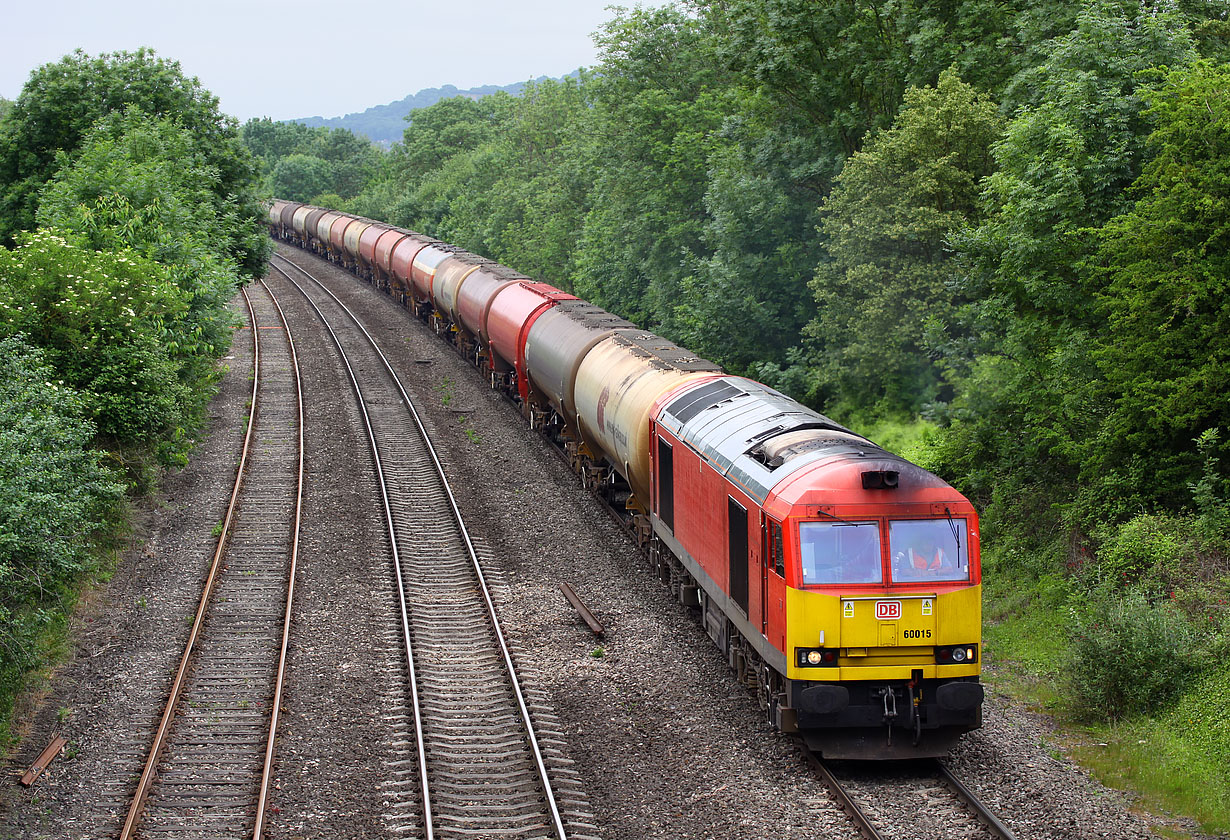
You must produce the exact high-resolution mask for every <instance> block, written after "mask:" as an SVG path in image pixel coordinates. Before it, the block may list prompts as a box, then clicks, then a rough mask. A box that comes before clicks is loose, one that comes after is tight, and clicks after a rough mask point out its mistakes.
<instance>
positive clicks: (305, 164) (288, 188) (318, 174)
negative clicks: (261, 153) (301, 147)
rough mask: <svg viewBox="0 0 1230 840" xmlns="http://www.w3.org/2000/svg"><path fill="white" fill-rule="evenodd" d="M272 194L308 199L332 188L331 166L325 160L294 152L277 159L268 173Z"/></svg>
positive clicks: (289, 199)
mask: <svg viewBox="0 0 1230 840" xmlns="http://www.w3.org/2000/svg"><path fill="white" fill-rule="evenodd" d="M269 185H270V188H271V189H272V191H273V194H274V195H276V196H277V197H278V198H284V199H286V200H287V201H310V200H311V199H312V197H313V196H316V195H319V194H320V193H322V192H325V191H326V190H332V188H333V166H332V165H331V164H330V163H329V161H327V160H321V159H320V158H318V157H313V156H312V155H304V154H299V153H295V154H293V155H288V156H287V157H284V158H282V159H281V160H279V161H278V162H277V163H276V164H275V165H274V167H273V171H272V172H271V173H270V174H269Z"/></svg>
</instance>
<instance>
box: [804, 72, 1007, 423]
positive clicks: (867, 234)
mask: <svg viewBox="0 0 1230 840" xmlns="http://www.w3.org/2000/svg"><path fill="white" fill-rule="evenodd" d="M1000 129H1001V120H1000V118H999V115H998V112H997V109H996V106H995V104H994V103H993V102H991V101H990V99H988V98H987V97H985V96H980V95H979V94H978V93H977V91H975V90H974V89H973V88H972V87H970V86H969V85H967V84H965V83H964V82H962V81H961V80H960V78H958V76H957V73H956V71H955V70H949V71H946V72H945V73H943V74H941V75H940V79H939V83H938V84H937V85H936V86H935V87H934V88H932V87H926V88H911V89H910V90H908V91H906V94H905V104H904V105H903V107H902V109H901V111H900V113H899V114H898V115H897V119H896V121H895V122H894V123H893V126H892V128H891V129H889V130H886V131H881V132H877V133H875V134H873V135H872V136H871V137H870V138H869V139H868V140H867V143H866V145H865V146H864V147H863V149H862V150H861V151H859V152H858V153H856V154H855V155H854V156H853V157H852V158H850V160H849V161H848V162H847V163H846V167H845V169H844V170H843V171H842V173H841V176H840V177H839V178H838V179H837V185H836V187H835V188H834V190H833V192H832V194H831V195H830V196H829V197H828V199H827V200H826V201H825V202H824V205H823V207H822V209H821V213H822V217H823V223H822V228H823V231H824V233H825V234H826V237H827V242H828V249H829V252H830V254H831V255H832V262H831V263H828V264H826V265H823V266H822V267H821V271H820V273H819V274H818V275H817V276H816V278H815V280H814V281H813V283H812V289H813V291H814V292H815V296H816V303H817V315H816V317H815V318H814V319H813V320H812V322H811V323H810V324H809V325H808V327H807V336H808V338H809V339H810V341H811V343H812V348H813V352H814V353H815V355H814V356H813V357H812V358H813V359H814V362H813V364H814V366H815V367H816V369H817V376H816V381H817V384H818V385H819V387H820V389H821V393H822V394H823V395H824V397H825V399H824V402H825V404H826V405H829V404H831V405H834V406H835V407H836V406H840V408H841V410H842V411H847V412H848V411H850V410H855V409H868V408H871V407H873V406H875V407H877V408H878V409H879V410H880V411H881V412H887V413H901V414H906V415H913V414H915V413H917V412H918V411H919V410H920V409H921V408H922V407H923V405H924V404H926V403H928V402H933V401H935V400H937V399H939V398H941V397H945V398H946V397H949V396H950V394H945V393H944V392H943V390H942V385H943V377H942V370H941V368H940V367H939V366H938V365H937V364H936V363H935V361H933V359H932V358H931V356H930V353H931V347H930V346H929V335H928V333H932V334H934V333H935V332H936V331H939V330H943V329H945V328H947V327H949V326H950V325H951V324H952V322H953V320H954V315H955V310H956V307H957V305H958V303H959V302H961V301H960V298H959V297H958V293H957V292H956V290H955V288H954V283H953V282H952V281H953V275H954V266H953V258H952V252H951V250H950V249H948V248H947V246H946V240H947V239H948V237H949V236H950V234H951V233H952V232H953V231H954V230H957V229H959V228H961V227H963V226H965V225H967V224H970V223H971V222H977V221H978V220H979V216H980V212H979V201H978V199H979V182H980V181H981V179H982V178H983V177H985V176H986V175H988V174H989V173H990V172H991V169H992V163H993V160H992V155H991V147H992V145H993V144H994V142H995V140H996V138H997V137H998V136H999V132H1000Z"/></svg>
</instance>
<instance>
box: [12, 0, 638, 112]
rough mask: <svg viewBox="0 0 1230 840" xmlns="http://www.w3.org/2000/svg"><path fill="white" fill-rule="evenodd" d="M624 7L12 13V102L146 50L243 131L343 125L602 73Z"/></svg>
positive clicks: (374, 2)
mask: <svg viewBox="0 0 1230 840" xmlns="http://www.w3.org/2000/svg"><path fill="white" fill-rule="evenodd" d="M615 2H617V0H517V2H515V3H514V2H510V1H508V0H504V1H502V0H430V2H428V0H404V2H397V0H359V2H348V0H333V2H321V0H283V2H278V3H273V2H267V0H192V2H181V0H156V1H155V0H45V2H33V3H15V2H14V3H5V4H4V5H5V6H6V7H8V8H6V9H5V10H4V24H5V25H4V34H3V35H0V96H3V97H5V98H6V99H16V98H17V95H18V94H19V93H20V92H21V88H22V85H24V84H25V82H26V80H27V79H28V78H29V76H30V72H31V71H32V70H34V69H35V68H37V67H39V66H40V65H43V64H46V63H48V62H54V61H58V60H59V59H60V58H61V57H63V56H65V55H67V54H68V53H71V52H72V51H73V50H75V49H77V48H80V49H82V50H84V51H85V52H86V53H88V54H90V55H97V54H98V53H102V52H115V51H116V50H129V51H131V50H135V49H137V48H138V47H143V46H144V47H152V48H153V49H154V50H156V51H157V53H158V55H160V56H161V57H163V58H167V59H174V60H176V61H178V62H179V63H180V65H181V66H182V68H183V70H184V73H185V75H187V76H196V77H197V78H198V79H200V81H201V84H202V85H203V86H204V87H205V88H207V89H208V90H210V91H212V92H213V93H214V95H216V96H217V97H218V98H219V99H220V100H221V107H222V110H223V111H224V112H226V113H228V114H231V115H232V116H235V117H237V118H238V119H239V120H240V121H241V122H242V121H245V120H247V119H249V118H251V117H273V118H274V119H291V118H295V117H312V116H323V117H337V116H342V115H343V114H347V113H352V112H356V111H362V110H364V109H365V108H369V107H371V106H373V105H384V104H387V103H389V102H393V101H396V100H398V99H402V98H403V97H405V96H407V95H408V94H412V93H417V92H418V91H420V90H422V89H424V88H432V87H442V86H444V85H448V84H451V85H456V86H457V87H458V88H461V89H463V90H464V89H466V88H471V87H477V86H479V85H488V84H490V85H507V84H511V83H513V82H522V81H525V80H526V79H530V78H537V77H539V76H553V77H558V76H563V75H565V74H567V73H571V72H572V71H573V70H576V69H577V68H578V67H590V66H593V65H594V64H595V63H597V58H596V52H595V49H594V43H593V38H592V37H591V33H593V32H594V31H595V30H597V29H598V28H599V27H600V26H601V25H602V24H603V23H604V22H606V21H608V20H610V19H611V18H612V16H613V15H612V13H611V12H609V11H607V9H606V7H607V6H608V5H611V4H613V3H615ZM623 5H629V6H630V5H634V4H633V3H631V2H624V3H623ZM650 5H652V4H650ZM313 66H315V69H312V68H313Z"/></svg>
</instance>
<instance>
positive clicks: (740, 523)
mask: <svg viewBox="0 0 1230 840" xmlns="http://www.w3.org/2000/svg"><path fill="white" fill-rule="evenodd" d="M726 498H727V504H726V521H727V526H728V535H729V547H730V599H731V600H732V601H734V602H735V604H736V605H737V606H738V607H739V609H741V610H743V614H744V615H747V605H748V597H747V596H748V592H747V577H748V575H747V565H748V559H749V558H748V542H749V540H748V538H747V508H745V507H744V506H743V505H741V504H739V503H738V502H737V501H735V499H734V497H733V496H727V497H726Z"/></svg>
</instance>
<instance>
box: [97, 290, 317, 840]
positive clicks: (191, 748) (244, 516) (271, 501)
mask: <svg viewBox="0 0 1230 840" xmlns="http://www.w3.org/2000/svg"><path fill="white" fill-rule="evenodd" d="M254 291H255V294H254V295H249V294H248V292H247V291H246V290H245V291H244V299H245V301H246V302H247V305H248V313H249V317H250V319H251V323H252V341H253V369H254V374H253V384H252V397H251V406H250V413H249V417H248V428H247V433H246V435H245V437H244V446H243V451H242V453H241V455H240V461H239V468H238V469H237V471H236V477H235V484H234V488H233V490H232V492H231V501H230V505H229V506H228V508H227V512H226V515H225V517H224V519H223V522H222V523H221V526H220V531H219V534H218V543H217V547H216V549H215V552H214V556H213V560H212V562H211V564H210V567H209V571H208V574H207V576H206V580H205V584H204V587H203V591H202V595H201V599H200V603H199V605H198V607H197V611H196V614H195V616H194V618H193V626H192V630H191V632H190V633H189V637H188V642H187V644H186V645H185V649H184V654H183V657H182V658H181V660H180V664H179V668H178V670H177V672H176V674H175V678H174V679H173V681H172V684H171V688H170V690H169V693H168V698H167V702H166V704H165V707H164V710H163V713H162V717H161V720H160V722H159V725H158V728H157V730H156V732H155V735H154V738H153V742H152V745H151V747H150V750H149V753H148V757H147V758H146V761H145V765H144V768H143V770H142V774H141V778H140V780H139V782H138V784H137V789H136V792H135V793H134V795H133V797H132V800H131V803H130V805H129V808H128V813H127V816H126V818H125V821H124V825H123V828H122V829H121V831H120V835H119V836H120V838H121V840H127V839H128V838H133V837H139V836H153V835H161V834H168V833H172V832H173V833H175V835H176V836H179V837H201V838H205V837H239V836H251V837H254V838H259V837H260V836H261V832H262V828H263V810H264V806H265V802H266V800H267V795H268V787H269V778H270V770H271V765H272V760H273V750H274V742H275V738H276V733H277V725H278V711H279V707H280V703H281V696H282V685H283V682H284V676H285V664H286V650H287V640H288V634H289V628H290V616H291V605H292V603H293V597H294V579H295V571H296V563H297V557H298V544H299V529H300V511H301V509H302V498H303V395H302V388H301V386H300V380H299V368H298V359H297V357H296V354H295V347H294V341H293V338H292V337H291V335H290V330H289V327H288V326H287V324H286V320H285V317H284V315H283V313H282V311H281V307H280V306H279V305H278V302H277V299H276V298H275V297H274V295H273V293H272V292H271V291H270V290H269V289H268V287H267V286H265V285H264V283H263V282H262V283H259V284H257V286H254Z"/></svg>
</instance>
